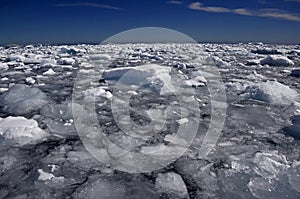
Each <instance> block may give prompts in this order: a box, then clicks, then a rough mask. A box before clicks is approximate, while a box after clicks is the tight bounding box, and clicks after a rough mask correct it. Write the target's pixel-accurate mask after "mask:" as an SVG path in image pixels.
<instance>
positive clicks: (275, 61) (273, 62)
mask: <svg viewBox="0 0 300 199" xmlns="http://www.w3.org/2000/svg"><path fill="white" fill-rule="evenodd" d="M260 63H261V64H262V65H265V64H268V65H270V66H293V65H294V62H293V61H292V60H290V59H289V58H287V57H285V56H282V55H269V56H267V57H266V58H264V59H262V60H260Z"/></svg>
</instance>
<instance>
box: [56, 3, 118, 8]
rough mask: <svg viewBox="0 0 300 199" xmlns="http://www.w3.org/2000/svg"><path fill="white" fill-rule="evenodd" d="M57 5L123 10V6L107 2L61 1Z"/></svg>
mask: <svg viewBox="0 0 300 199" xmlns="http://www.w3.org/2000/svg"><path fill="white" fill-rule="evenodd" d="M56 6H57V7H94V8H103V9H110V10H122V8H119V7H115V6H110V5H106V4H99V3H91V2H80V3H59V4H56Z"/></svg>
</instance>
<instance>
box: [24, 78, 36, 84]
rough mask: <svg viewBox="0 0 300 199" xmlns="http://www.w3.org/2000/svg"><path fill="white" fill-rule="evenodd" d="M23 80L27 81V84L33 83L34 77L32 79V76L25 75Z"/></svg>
mask: <svg viewBox="0 0 300 199" xmlns="http://www.w3.org/2000/svg"><path fill="white" fill-rule="evenodd" d="M25 81H26V83H28V84H34V83H35V79H33V78H32V77H27V78H26V79H25Z"/></svg>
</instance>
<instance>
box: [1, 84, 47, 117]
mask: <svg viewBox="0 0 300 199" xmlns="http://www.w3.org/2000/svg"><path fill="white" fill-rule="evenodd" d="M48 101H49V99H48V98H47V96H46V95H45V93H43V92H42V91H41V90H40V89H38V88H31V87H29V86H27V85H24V84H16V85H14V86H13V87H11V88H10V89H9V90H8V91H6V92H4V93H3V94H2V95H0V105H1V106H2V111H4V112H6V113H9V114H12V115H23V114H28V113H31V112H32V111H37V110H38V109H39V108H41V107H42V106H43V105H45V104H47V103H48Z"/></svg>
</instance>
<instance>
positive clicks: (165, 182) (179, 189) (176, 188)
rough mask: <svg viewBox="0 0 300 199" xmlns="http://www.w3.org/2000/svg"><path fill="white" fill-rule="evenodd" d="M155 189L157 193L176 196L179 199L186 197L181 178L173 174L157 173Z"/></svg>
mask: <svg viewBox="0 0 300 199" xmlns="http://www.w3.org/2000/svg"><path fill="white" fill-rule="evenodd" d="M155 187H156V189H158V191H159V192H163V193H169V194H176V195H177V196H179V197H187V196H188V191H187V188H186V185H185V183H184V181H183V180H182V178H181V176H180V175H178V174H177V173H174V172H169V173H163V174H162V173H159V174H158V175H157V178H156V181H155Z"/></svg>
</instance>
